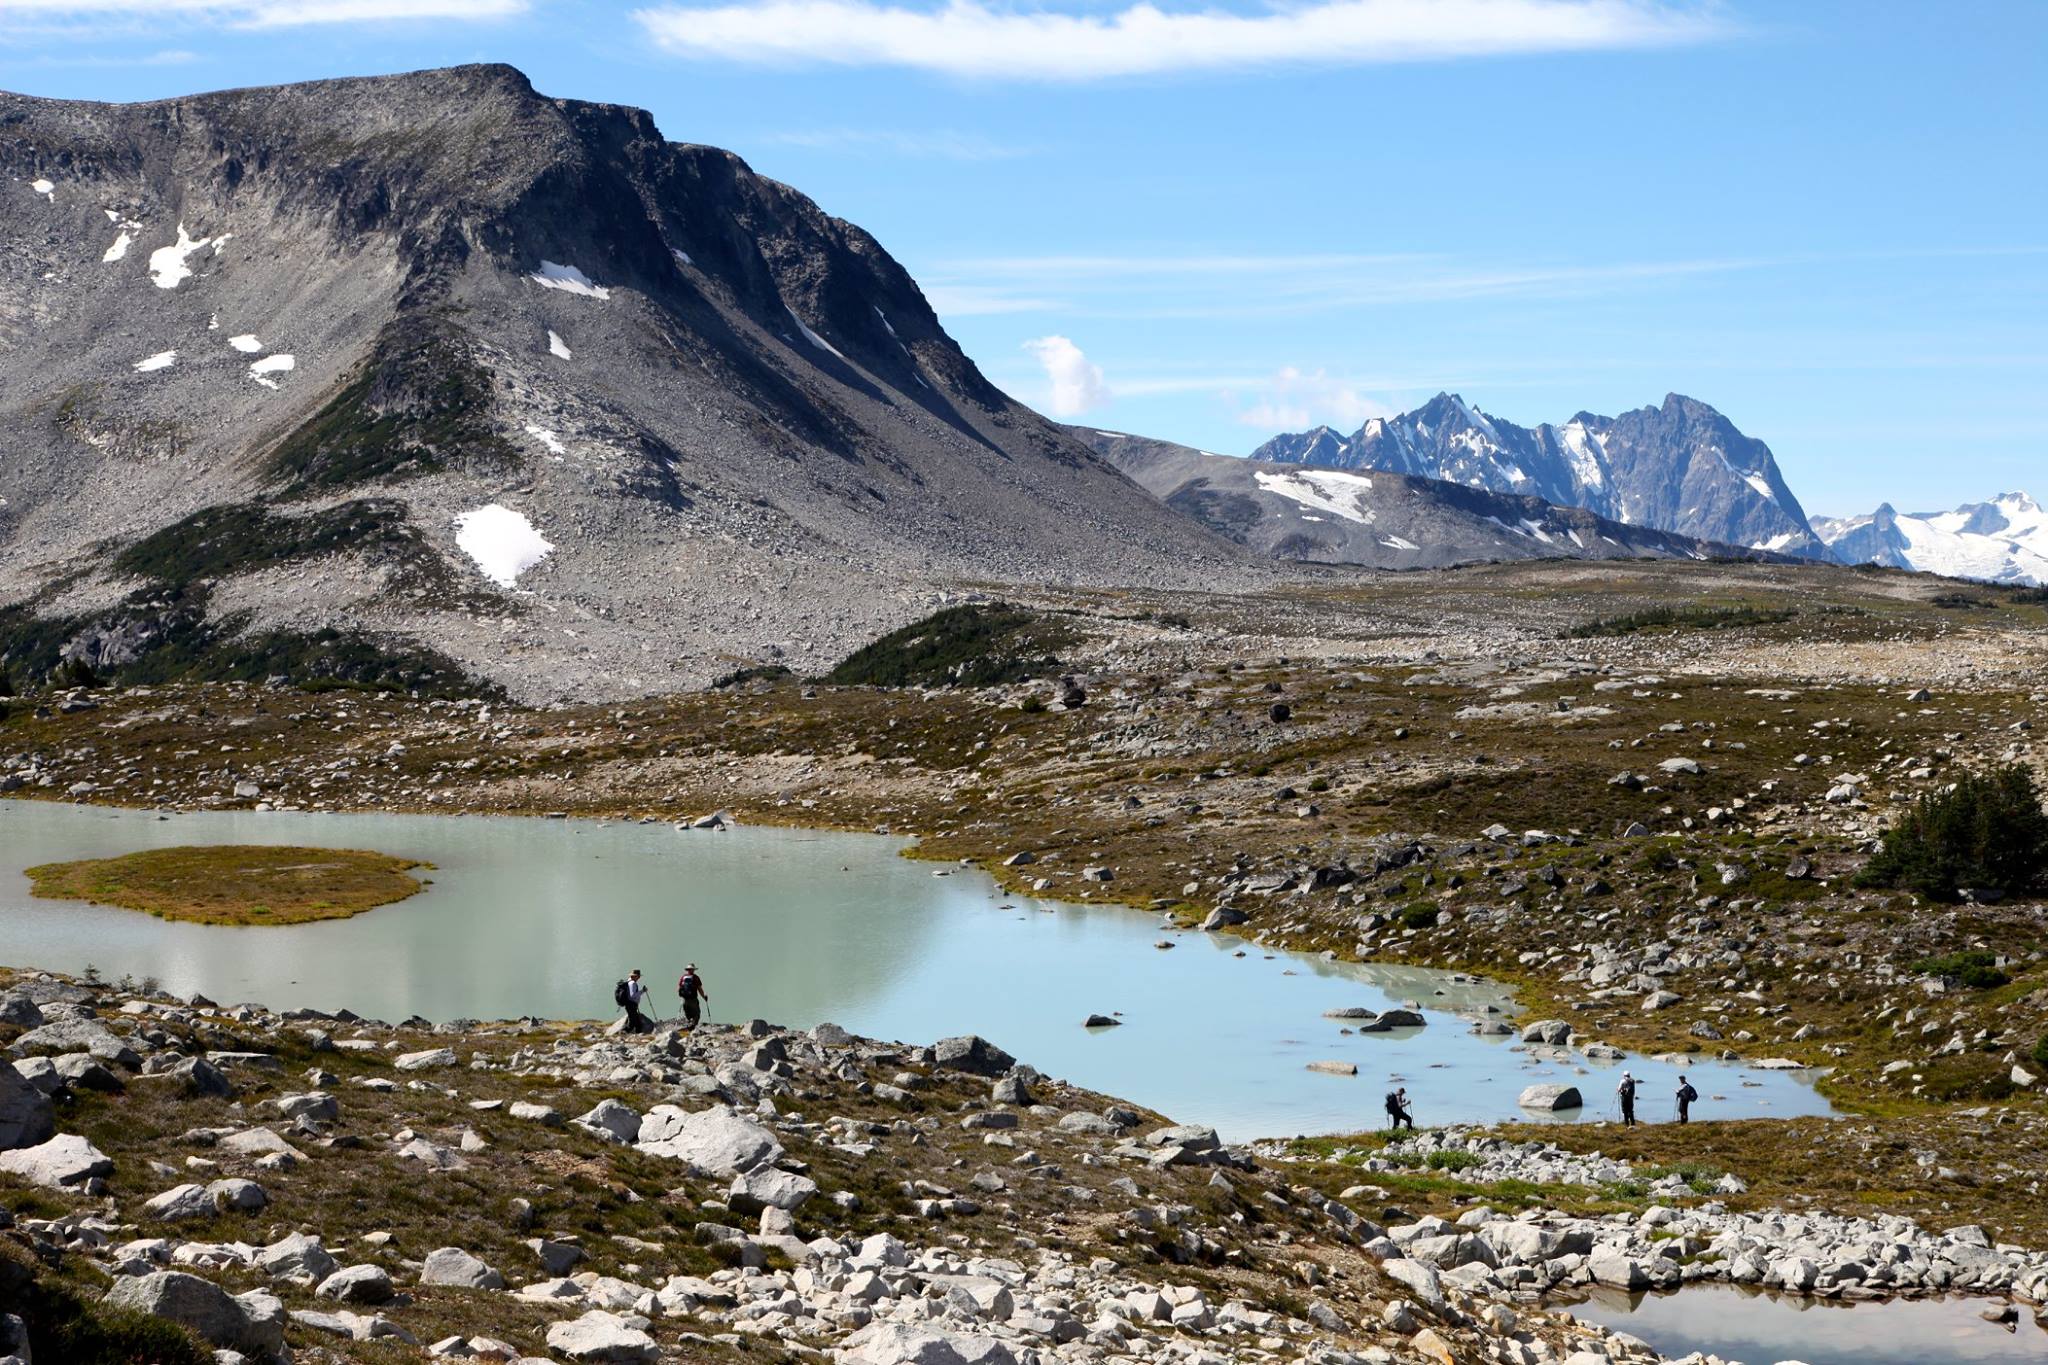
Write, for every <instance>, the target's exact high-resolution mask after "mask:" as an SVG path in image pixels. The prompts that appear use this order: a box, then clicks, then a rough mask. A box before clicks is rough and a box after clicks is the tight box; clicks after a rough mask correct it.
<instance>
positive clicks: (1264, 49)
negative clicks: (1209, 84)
mask: <svg viewBox="0 0 2048 1365" xmlns="http://www.w3.org/2000/svg"><path fill="white" fill-rule="evenodd" d="M634 17H635V18H636V19H638V20H639V22H640V23H641V25H642V26H643V27H644V28H645V29H646V31H647V33H648V35H649V36H650V37H651V38H652V39H653V40H654V41H655V43H656V44H658V45H659V46H660V47H662V48H663V49H664V50H666V51H668V52H671V53H673V54H675V55H677V56H681V57H692V58H705V59H711V60H718V61H730V62H744V63H749V64H755V65H769V66H798V65H831V66H891V67H906V68H910V69H914V70H921V71H931V72H939V73H942V74H945V75H949V76H969V77H983V78H988V77H996V78H1012V79H1024V80H1060V81H1064V80H1099V79H1103V78H1109V77H1119V76H1148V75H1162V74H1169V73H1175V72H1191V71H1224V70H1243V69H1252V68H1270V67H1289V66H1295V67H1299V66H1364V65H1373V64H1382V63H1390V62H1420V61H1449V60H1455V59H1458V58H1472V57H1502V56H1515V55H1523V54H1533V53H1547V52H1588V51H1601V50H1613V49H1628V48H1651V47H1669V46H1675V45H1680V44H1687V43H1697V42H1703V41H1707V40H1710V39H1713V38H1717V37H1721V36H1723V35H1725V34H1727V33H1728V32H1730V31H1731V27H1732V26H1731V25H1730V24H1729V23H1728V22H1727V20H1726V19H1725V18H1724V17H1723V15H1722V13H1721V11H1720V8H1719V6H1718V5H1716V4H1714V3H1713V2H1712V0H1703V2H1701V3H1683V2H1674V0H1321V2H1320V3H1307V4H1296V5H1290V6H1281V7H1276V8H1273V9H1262V10H1257V11H1253V12H1238V11H1234V10H1227V9H1219V8H1209V9H1200V10H1175V11H1168V10H1162V9H1160V8H1158V7H1157V6H1155V5H1153V4H1151V3H1149V0H1140V3H1136V4H1132V5H1130V6H1129V7H1128V8H1125V9H1121V10H1117V11H1115V12H1113V13H1108V14H1102V13H1075V12H1072V11H1068V10H1059V9H1050V8H1043V7H1041V8H1026V9H1010V8H1006V7H996V8H991V7H989V6H987V5H984V4H981V3H979V2H978V0H946V3H944V4H942V5H940V6H939V7H937V8H929V9H912V8H907V7H903V6H897V5H889V4H883V3H877V0H753V2H752V3H733V4H713V5H682V4H669V5H662V6H659V7H656V8H651V9H644V10H640V11H637V12H636V13H635V16H634Z"/></svg>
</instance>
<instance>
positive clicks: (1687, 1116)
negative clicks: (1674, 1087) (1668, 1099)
mask: <svg viewBox="0 0 2048 1365" xmlns="http://www.w3.org/2000/svg"><path fill="white" fill-rule="evenodd" d="M1699 1097H1700V1092H1699V1091H1697V1090H1695V1089H1693V1088H1692V1082H1691V1081H1688V1080H1687V1079H1686V1078H1685V1077H1683V1076H1680V1077H1679V1078H1678V1121H1679V1122H1680V1123H1690V1122H1692V1102H1693V1101H1694V1100H1696V1099H1698V1098H1699Z"/></svg>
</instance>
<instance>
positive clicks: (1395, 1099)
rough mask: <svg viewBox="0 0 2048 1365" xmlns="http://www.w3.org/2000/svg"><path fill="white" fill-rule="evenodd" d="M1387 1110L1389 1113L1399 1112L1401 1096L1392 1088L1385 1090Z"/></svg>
mask: <svg viewBox="0 0 2048 1365" xmlns="http://www.w3.org/2000/svg"><path fill="white" fill-rule="evenodd" d="M1387 1112H1388V1113H1389V1114H1398V1113H1400V1112H1401V1096H1400V1094H1399V1092H1397V1091H1393V1090H1389V1091H1388V1092H1387Z"/></svg>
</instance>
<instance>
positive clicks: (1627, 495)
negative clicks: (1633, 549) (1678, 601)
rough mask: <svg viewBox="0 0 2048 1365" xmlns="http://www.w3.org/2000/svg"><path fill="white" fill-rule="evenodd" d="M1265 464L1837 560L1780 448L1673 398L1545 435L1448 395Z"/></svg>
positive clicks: (1266, 454)
mask: <svg viewBox="0 0 2048 1365" xmlns="http://www.w3.org/2000/svg"><path fill="white" fill-rule="evenodd" d="M1252 458H1253V459H1255V460H1265V461H1272V462H1277V463H1287V464H1307V465H1320V466H1324V467H1328V468H1334V469H1376V470H1386V471H1390V472H1393V473H1398V474H1411V475H1415V476H1417V477H1420V478H1428V479H1442V480H1445V481H1447V482H1450V483H1457V484H1463V485H1465V486H1467V487H1471V488H1482V489H1488V490H1491V491H1493V492H1497V493H1511V494H1517V495H1521V496H1529V497H1537V498H1541V499H1543V500H1544V501H1545V502H1550V503H1555V504H1557V505H1559V506H1563V507H1582V508H1585V509H1586V510H1588V511H1590V512H1593V513H1596V514H1598V515H1599V516H1602V517H1605V518H1608V519H1609V520H1611V521H1616V522H1620V523H1622V524H1623V525H1627V526H1642V527H1650V528H1654V529H1657V530H1662V531H1672V532H1676V533H1678V534H1680V535H1684V536H1689V537H1692V538H1694V539H1697V540H1703V541H1709V542H1716V543H1719V544H1723V545H1733V546H1741V547H1746V548H1749V549H1754V550H1767V551H1772V552H1775V553H1780V554H1788V555H1795V556H1800V557H1805V558H1812V559H1828V558H1830V557H1831V556H1830V555H1829V552H1828V549H1827V547H1826V546H1825V545H1824V544H1823V543H1822V541H1821V539H1820V537H1819V536H1818V535H1816V534H1815V533H1814V530H1813V528H1812V526H1810V525H1809V524H1808V522H1807V519H1806V513H1805V512H1804V510H1802V509H1801V507H1800V505H1799V500H1798V499H1797V498H1796V497H1794V496H1793V495H1792V490H1791V489H1790V488H1789V487H1787V486H1786V484H1785V480H1784V478H1783V476H1781V475H1780V474H1779V472H1778V465H1777V461H1776V460H1775V459H1774V458H1773V457H1772V455H1771V449H1770V447H1769V446H1767V445H1765V444H1764V443H1763V442H1762V441H1759V440H1755V439H1753V438H1751V437H1748V436H1745V435H1743V434H1742V432H1740V431H1739V430H1737V429H1736V427H1735V424H1734V423H1732V422H1730V421H1729V420H1728V419H1727V418H1726V417H1724V416H1722V415H1721V414H1720V413H1718V412H1716V411H1715V410H1714V409H1713V408H1711V407H1709V406H1708V405H1706V404H1705V403H1701V402H1699V401H1697V400H1695V399H1691V398H1686V397H1683V396H1681V395H1679V394H1670V395H1667V396H1666V397H1665V399H1664V402H1663V404H1662V405H1661V406H1659V407H1644V408H1637V409H1635V410H1634V411H1632V412H1624V413H1622V414H1621V415H1620V416H1618V417H1601V416H1598V415H1596V414H1594V413H1590V412H1581V413H1579V414H1577V415H1576V416H1574V417H1573V418H1572V419H1571V420H1570V421H1567V422H1564V423H1561V424H1557V425H1552V424H1550V423H1547V422H1546V423H1544V424H1542V425H1540V426H1536V427H1523V426H1517V425H1516V424H1515V423H1513V422H1509V421H1506V420H1504V419H1502V418H1498V417H1492V416H1489V415H1488V414H1486V413H1484V412H1481V411H1480V410H1479V409H1477V408H1475V407H1473V406H1472V405H1471V404H1469V403H1467V402H1466V401H1465V400H1464V399H1463V398H1460V397H1459V396H1457V395H1456V394H1450V393H1440V394H1438V395H1437V396H1436V397H1435V398H1433V399H1431V400H1430V401H1429V402H1428V403H1426V404H1424V405H1423V406H1422V407H1419V408H1417V409H1415V410H1414V411H1412V412H1404V413H1402V414H1400V415H1399V416H1396V417H1386V418H1380V417H1374V418H1371V419H1369V420H1367V422H1366V423H1365V425H1364V426H1362V427H1360V428H1359V429H1358V430H1357V431H1356V432H1355V433H1353V434H1352V435H1351V436H1349V437H1345V436H1341V435H1339V434H1338V433H1337V432H1335V431H1333V430H1331V429H1330V428H1329V427H1317V428H1316V429H1314V430H1313V431H1306V432H1301V433H1298V434H1293V435H1283V436H1276V437H1274V438H1273V439H1272V440H1270V441H1268V442H1266V443H1265V444H1264V445H1262V446H1260V447H1259V448H1258V449H1257V450H1255V451H1253V452H1252Z"/></svg>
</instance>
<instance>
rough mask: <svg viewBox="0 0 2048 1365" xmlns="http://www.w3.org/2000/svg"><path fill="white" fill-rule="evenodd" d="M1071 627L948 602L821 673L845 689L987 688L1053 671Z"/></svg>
mask: <svg viewBox="0 0 2048 1365" xmlns="http://www.w3.org/2000/svg"><path fill="white" fill-rule="evenodd" d="M1073 640H1074V637H1073V632H1072V631H1070V630H1068V629H1067V628H1066V627H1065V626H1064V625H1061V624H1059V623H1057V622H1055V621H1052V620H1049V619H1047V618H1046V617H1044V616H1041V615H1040V614H1039V613H1037V612H1035V611H1029V610H1027V609H1025V608H1023V607H1017V606H1011V605H1009V604H1008V603H1003V602H995V603H989V604H987V605H974V606H963V607H948V608H946V609H945V610H944V611H940V612H936V613H934V614H933V615H931V616H927V617H926V618H925V619H924V620H922V621H918V622H914V623H913V624H911V625H907V626H905V627H903V628H902V629H901V630H895V631H891V632H890V633H889V634H887V635H884V636H883V637H882V638H881V639H879V640H876V641H875V642H874V643H873V644H869V645H864V646H862V647H861V648H860V649H857V650H855V651H854V652H853V653H852V654H849V655H848V656H847V657H846V658H845V659H844V660H842V661H841V662H840V664H839V666H838V667H836V668H834V669H833V670H832V671H831V672H830V673H828V674H826V675H825V681H826V682H828V683H837V684H839V685H841V686H850V687H995V686H999V685H1001V684H1004V683H1016V682H1027V681H1029V680H1030V679H1033V678H1042V677H1045V676H1046V675H1047V674H1051V673H1057V672H1058V671H1059V669H1060V667H1061V665H1060V661H1059V659H1058V658H1057V657H1056V656H1055V653H1054V651H1056V650H1059V649H1063V648H1065V647H1066V646H1068V645H1070V644H1072V643H1073Z"/></svg>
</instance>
